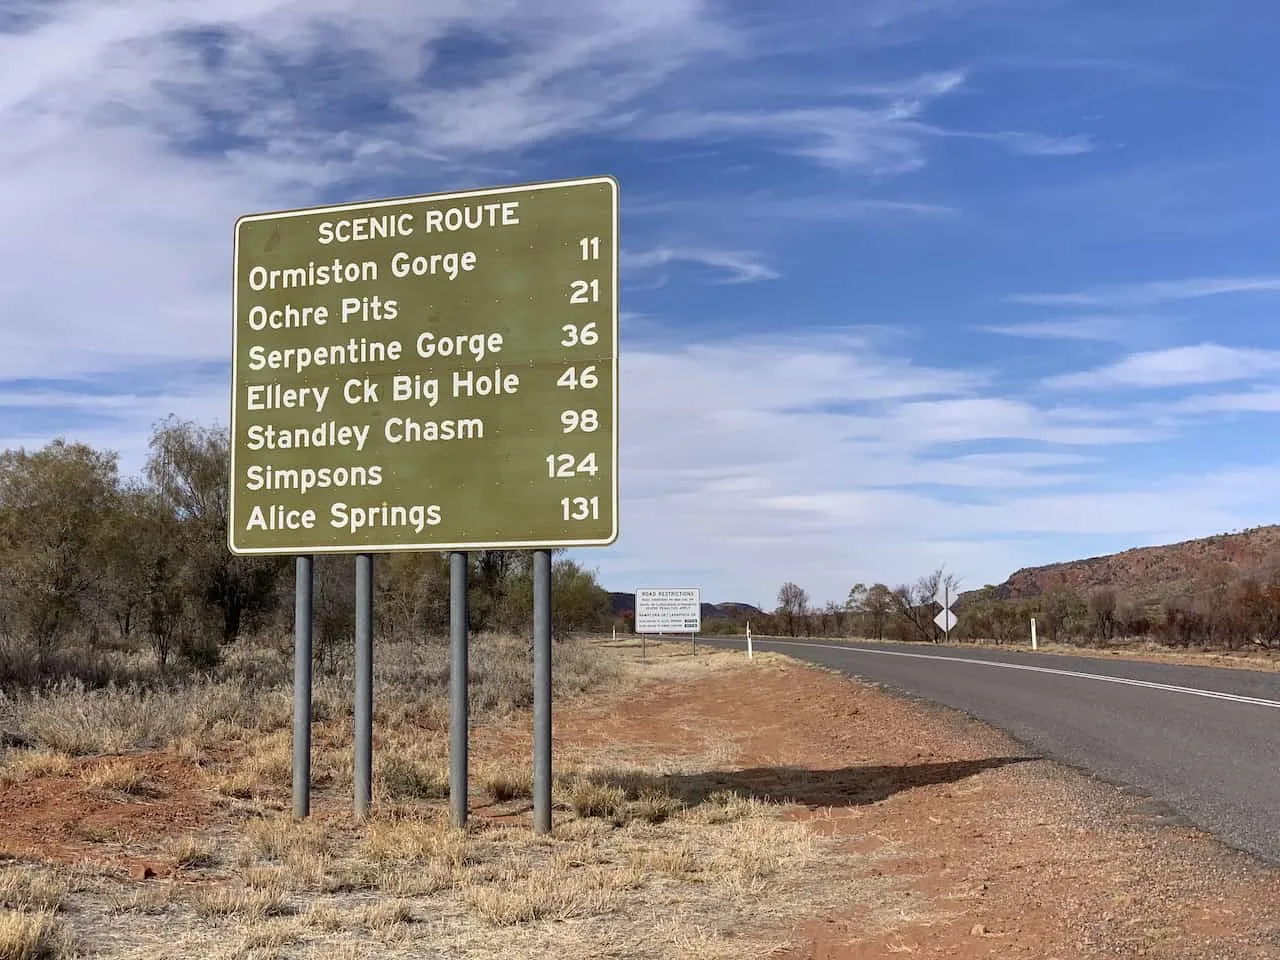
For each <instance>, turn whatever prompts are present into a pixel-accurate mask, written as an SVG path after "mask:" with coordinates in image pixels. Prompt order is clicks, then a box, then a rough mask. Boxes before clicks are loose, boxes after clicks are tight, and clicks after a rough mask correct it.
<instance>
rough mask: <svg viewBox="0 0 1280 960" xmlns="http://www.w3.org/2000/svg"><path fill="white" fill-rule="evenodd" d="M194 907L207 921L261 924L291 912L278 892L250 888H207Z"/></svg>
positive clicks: (197, 893)
mask: <svg viewBox="0 0 1280 960" xmlns="http://www.w3.org/2000/svg"><path fill="white" fill-rule="evenodd" d="M192 903H193V905H194V906H195V909H196V912H197V913H199V914H201V915H202V916H206V917H236V918H238V919H240V920H262V919H264V918H266V917H278V916H283V915H284V914H286V913H288V912H289V905H288V903H287V902H286V900H285V897H284V894H283V893H282V892H280V891H279V890H254V889H250V888H247V887H205V888H202V889H200V890H198V891H197V892H196V894H195V896H194V897H193V898H192Z"/></svg>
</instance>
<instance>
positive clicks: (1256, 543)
mask: <svg viewBox="0 0 1280 960" xmlns="http://www.w3.org/2000/svg"><path fill="white" fill-rule="evenodd" d="M1275 571H1280V525H1273V526H1267V527H1254V528H1253V529H1251V530H1245V531H1243V532H1241V533H1230V534H1228V533H1223V534H1218V535H1217V536H1213V537H1203V538H1201V539H1199V540H1185V541H1183V542H1182V543H1172V544H1168V545H1165V546H1159V547H1137V548H1134V549H1132V550H1125V551H1123V552H1121V553H1113V554H1109V555H1107V556H1102V557H1090V558H1088V559H1087V560H1070V561H1067V562H1065V563H1052V564H1049V565H1047V566H1043V567H1026V568H1024V569H1022V570H1018V571H1017V572H1016V573H1014V574H1013V575H1012V576H1011V577H1009V579H1008V580H1006V581H1005V582H1004V583H1002V584H1000V585H998V586H997V587H996V588H995V591H994V592H995V596H996V597H998V598H1000V599H1001V600H1022V599H1027V598H1030V597H1036V596H1039V595H1040V594H1042V593H1045V592H1046V591H1048V590H1051V589H1054V588H1055V587H1057V588H1064V587H1065V588H1066V589H1068V590H1071V591H1073V592H1075V593H1079V594H1087V593H1088V592H1089V591H1090V590H1092V589H1094V588H1096V587H1111V588H1113V589H1114V590H1115V592H1116V595H1117V597H1118V598H1120V599H1125V600H1130V601H1134V602H1139V603H1142V602H1153V601H1157V600H1162V599H1164V598H1166V597H1171V596H1176V595H1190V594H1194V593H1198V592H1200V591H1201V590H1204V589H1207V588H1209V587H1212V586H1214V585H1215V584H1220V583H1224V582H1229V581H1232V580H1236V579H1239V578H1241V577H1247V576H1254V577H1258V578H1260V579H1263V580H1265V579H1268V578H1270V576H1271V575H1272V573H1273V572H1275ZM987 592H988V595H989V591H987ZM980 593H983V591H976V590H975V591H969V592H968V593H967V594H964V595H962V599H971V598H972V599H976V598H977V596H978V595H979V594H980Z"/></svg>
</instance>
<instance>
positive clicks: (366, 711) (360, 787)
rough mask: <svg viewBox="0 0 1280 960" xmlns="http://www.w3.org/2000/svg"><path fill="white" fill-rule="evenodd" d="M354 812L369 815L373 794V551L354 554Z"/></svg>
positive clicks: (358, 815)
mask: <svg viewBox="0 0 1280 960" xmlns="http://www.w3.org/2000/svg"><path fill="white" fill-rule="evenodd" d="M355 727H356V730H355V733H356V757H355V761H356V762H355V793H356V796H355V814H356V819H357V820H363V819H364V818H365V817H367V816H368V815H369V803H370V800H371V799H372V796H373V555H372V554H369V553H358V554H356V723H355Z"/></svg>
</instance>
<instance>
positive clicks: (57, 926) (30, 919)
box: [0, 910, 73, 960]
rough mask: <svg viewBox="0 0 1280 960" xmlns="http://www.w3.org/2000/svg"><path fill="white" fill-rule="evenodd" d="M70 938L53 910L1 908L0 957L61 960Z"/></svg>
mask: <svg viewBox="0 0 1280 960" xmlns="http://www.w3.org/2000/svg"><path fill="white" fill-rule="evenodd" d="M72 951H73V941H72V938H71V934H70V933H69V932H68V930H67V928H66V926H65V925H64V924H63V923H62V921H60V920H58V918H57V917H55V916H54V915H53V914H52V913H49V912H44V911H42V912H36V913H28V912H25V911H21V910H0V957H3V958H4V960H63V958H67V957H71V956H72Z"/></svg>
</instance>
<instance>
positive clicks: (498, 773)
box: [480, 764, 533, 803]
mask: <svg viewBox="0 0 1280 960" xmlns="http://www.w3.org/2000/svg"><path fill="white" fill-rule="evenodd" d="M480 785H481V786H482V787H483V788H484V789H485V790H486V791H488V793H489V796H491V797H493V799H494V800H495V801H496V802H498V803H507V802H508V801H511V800H523V799H526V798H528V797H532V796H533V771H532V770H531V769H529V768H528V767H512V766H510V765H508V764H503V765H500V766H491V767H489V768H488V769H487V770H486V771H485V772H484V773H483V774H482V776H481V778H480Z"/></svg>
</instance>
